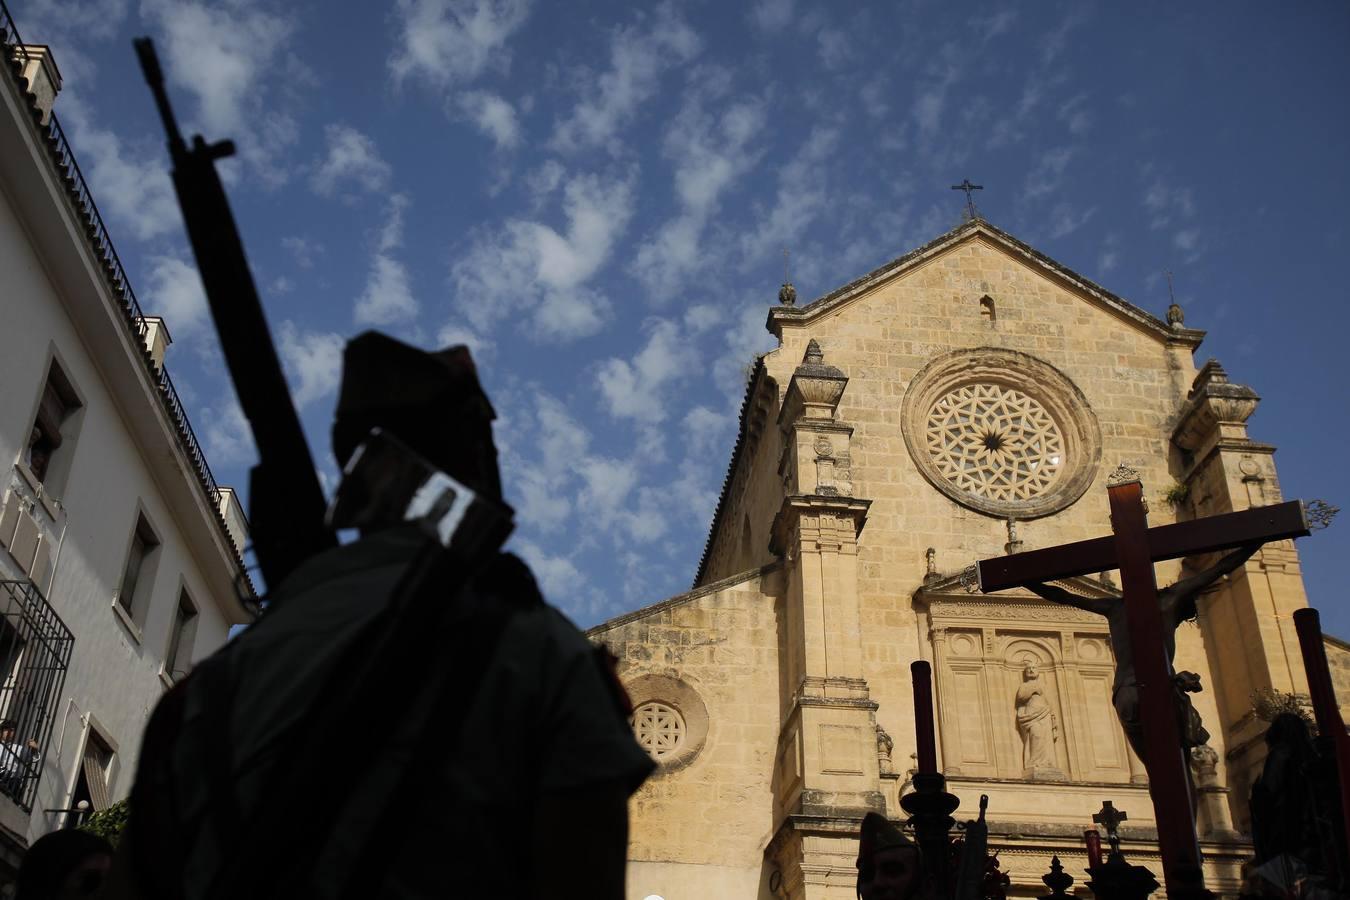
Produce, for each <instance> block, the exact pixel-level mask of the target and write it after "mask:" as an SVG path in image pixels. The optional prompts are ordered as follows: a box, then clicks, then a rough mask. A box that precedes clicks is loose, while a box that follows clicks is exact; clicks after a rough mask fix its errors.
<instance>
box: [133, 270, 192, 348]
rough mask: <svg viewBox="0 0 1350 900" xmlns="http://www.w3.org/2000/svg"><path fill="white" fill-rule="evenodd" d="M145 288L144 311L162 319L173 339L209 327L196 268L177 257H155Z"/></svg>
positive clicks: (187, 335) (178, 338)
mask: <svg viewBox="0 0 1350 900" xmlns="http://www.w3.org/2000/svg"><path fill="white" fill-rule="evenodd" d="M145 287H146V289H145V291H144V292H143V293H142V294H141V296H140V298H139V299H140V302H141V308H142V309H144V310H145V312H146V315H151V316H160V317H161V318H163V319H164V324H166V325H167V326H168V327H169V334H171V335H173V337H174V340H177V341H182V340H183V339H184V338H188V337H192V336H194V335H196V334H197V333H199V332H200V330H201V328H202V326H203V325H205V324H206V316H207V313H208V311H209V310H208V309H207V305H206V293H205V291H204V289H203V288H202V279H201V276H200V275H198V274H197V269H196V267H194V266H192V265H190V264H188V263H187V262H185V261H183V260H182V259H179V258H178V257H176V256H152V257H150V275H149V278H147V279H146V285H145Z"/></svg>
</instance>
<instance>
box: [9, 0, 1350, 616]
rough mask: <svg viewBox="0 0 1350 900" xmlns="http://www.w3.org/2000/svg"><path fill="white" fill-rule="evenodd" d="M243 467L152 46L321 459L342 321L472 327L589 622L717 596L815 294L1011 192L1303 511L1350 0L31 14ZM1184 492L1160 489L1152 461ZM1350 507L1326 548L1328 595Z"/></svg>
mask: <svg viewBox="0 0 1350 900" xmlns="http://www.w3.org/2000/svg"><path fill="white" fill-rule="evenodd" d="M10 9H11V12H12V14H13V15H14V17H15V18H16V20H17V22H18V25H19V28H20V29H21V32H22V34H23V35H24V37H25V39H26V40H28V41H30V42H45V43H49V44H51V45H52V47H53V49H54V52H55V55H56V59H57V62H58V64H59V65H60V67H61V70H62V73H63V75H64V76H65V80H66V86H65V89H64V91H63V93H62V95H61V97H60V98H59V99H58V101H57V113H58V115H59V117H60V118H61V120H62V122H63V123H64V125H65V127H66V129H67V130H68V132H69V134H70V136H71V138H72V140H73V142H74V145H75V149H76V152H77V156H78V158H79V161H80V164H81V166H82V167H83V169H84V172H85V174H86V176H87V177H88V179H89V181H90V182H91V184H92V186H93V189H94V193H95V196H96V198H97V201H98V203H99V205H100V207H101V209H102V211H103V213H104V216H105V218H106V219H107V220H108V223H109V226H110V228H111V229H112V231H113V234H114V237H115V239H116V241H117V246H118V250H119V252H120V254H121V256H122V259H123V260H124V262H125V263H126V264H127V267H128V269H129V271H130V274H131V276H132V279H133V281H134V283H135V285H136V289H137V293H138V294H139V296H140V298H141V302H142V305H143V306H144V307H145V308H146V310H147V311H148V312H150V313H152V314H154V313H158V314H161V315H164V316H165V317H166V319H167V321H168V325H169V329H170V331H171V333H172V335H173V337H174V338H175V344H174V346H173V347H172V348H170V351H169V359H168V362H169V367H170V371H171V372H172V374H173V377H174V379H175V381H176V382H177V384H178V386H179V389H180V392H181V393H182V394H183V396H184V398H185V400H186V401H187V404H188V406H189V408H190V410H191V413H192V417H193V421H194V424H195V426H196V429H197V431H198V433H199V434H200V435H201V436H202V437H203V440H204V442H205V444H206V445H207V449H208V452H209V454H210V460H211V464H212V467H213V469H214V470H215V473H216V475H217V478H218V479H219V480H220V481H222V482H223V483H230V484H236V485H241V486H242V485H244V484H245V480H246V479H245V472H246V469H247V466H248V465H249V462H250V455H251V453H252V447H251V443H250V440H249V437H248V434H247V430H246V427H245V425H244V423H243V420H242V418H241V417H240V415H239V413H238V409H237V405H236V404H235V402H234V400H233V398H232V395H231V393H230V388H229V385H228V380H227V379H226V378H225V377H224V375H223V367H222V364H221V361H220V357H219V352H218V350H217V349H216V348H215V346H214V345H213V341H214V337H213V335H212V333H211V330H210V327H209V322H208V319H207V317H206V314H205V308H204V304H203V301H202V299H201V295H200V288H199V287H198V286H197V283H196V280H195V276H194V272H193V269H192V261H191V256H190V253H189V252H188V249H187V246H186V242H185V239H184V237H183V233H182V225H181V221H180V219H179V217H178V213H177V207H176V203H175V200H174V198H173V195H172V190H171V188H170V185H169V182H168V179H167V175H166V171H165V170H166V168H167V159H166V154H165V153H164V150H163V144H162V137H161V132H160V128H159V124H158V122H157V120H156V119H155V114H154V109H153V107H152V105H151V101H150V96H149V94H148V92H147V90H146V89H145V87H144V84H143V82H142V80H141V76H140V73H139V71H138V69H137V67H136V62H135V56H134V54H133V52H132V49H131V45H130V40H131V38H132V37H133V36H136V35H139V34H149V35H151V36H153V37H154V38H155V40H156V43H157V44H158V47H159V52H160V56H161V59H162V60H163V61H164V63H165V66H166V70H167V74H168V78H169V84H170V90H171V92H172V94H173V97H174V100H175V103H176V106H177V109H178V113H179V117H180V120H182V121H183V122H184V124H185V126H186V129H185V130H189V133H191V131H196V130H200V131H204V132H205V134H206V135H207V137H208V138H210V139H220V138H226V137H228V138H232V139H234V140H235V141H236V143H237V144H238V145H239V147H240V151H241V152H240V157H239V159H238V160H237V161H234V162H231V163H230V164H228V166H227V168H226V176H227V179H228V182H229V190H230V193H231V198H232V201H233V203H234V208H235V212H236V216H237V217H238V220H239V223H240V226H241V229H242V231H243V233H244V236H245V243H246V246H247V248H248V250H249V253H250V258H251V261H252V263H253V266H254V270H255V274H256V276H257V280H258V284H259V288H260V291H261V293H262V295H263V298H264V302H265V304H266V306H267V310H268V314H269V317H270V319H271V321H272V323H273V328H274V333H275V335H276V337H277V339H278V343H279V345H280V349H281V351H282V354H283V357H284V359H285V362H286V365H287V367H288V370H289V373H290V375H291V377H292V379H293V390H294V394H295V396H296V399H297V402H298V403H299V405H300V408H301V414H302V416H303V419H304V421H305V424H306V426H307V428H308V431H309V434H310V440H311V446H312V448H313V449H314V450H315V453H316V456H317V457H318V458H319V460H320V463H321V467H322V469H323V470H324V473H325V479H326V481H328V482H331V480H332V478H333V464H332V461H331V457H330V456H329V453H328V449H327V444H328V440H327V425H328V421H329V418H330V416H331V411H332V407H333V402H334V391H335V388H336V384H337V379H338V375H339V362H340V357H339V354H340V350H341V345H342V341H343V340H344V339H345V338H346V337H349V336H351V335H353V334H355V333H357V332H358V331H360V330H363V329H364V328H367V327H378V328H381V329H384V330H386V331H389V332H391V333H393V334H395V335H399V336H401V337H403V338H405V339H407V340H410V341H413V342H415V343H418V344H421V345H423V346H428V347H430V346H435V345H441V344H444V343H448V342H467V343H469V344H470V345H471V346H472V347H473V348H474V352H475V355H476V357H477V358H478V359H479V361H480V366H481V368H482V370H483V373H484V380H485V383H486V386H487V388H488V390H489V392H490V394H491V396H492V397H493V400H494V403H495V405H496V407H497V410H498V413H499V415H500V421H499V423H498V429H497V433H498V441H499V444H500V445H501V447H502V451H503V454H502V458H503V466H504V471H505V480H506V484H507V491H508V495H509V499H510V500H511V501H512V502H513V503H514V505H515V506H516V508H517V510H518V513H519V529H518V531H517V534H516V536H515V538H513V545H514V547H515V549H516V550H517V551H518V552H520V553H521V554H522V555H523V556H525V557H526V558H527V559H528V560H529V561H530V563H531V564H532V565H533V567H534V569H535V571H536V573H537V575H538V576H539V578H540V581H541V584H542V586H543V588H544V590H545V593H546V594H547V595H548V596H549V598H550V599H551V600H552V601H553V602H554V603H556V604H557V605H559V606H560V607H562V608H563V609H564V610H565V611H566V612H568V613H569V614H570V615H571V616H572V617H573V618H574V619H575V620H576V621H577V622H578V623H579V624H582V625H589V624H593V623H595V622H597V621H600V620H601V619H603V618H606V617H609V616H611V615H615V614H617V613H620V612H623V611H626V610H630V609H634V608H637V607H639V606H642V605H645V604H648V603H652V602H655V601H657V600H660V599H663V598H665V597H666V596H669V595H671V594H674V593H678V592H679V591H682V590H684V589H686V588H687V587H688V585H689V581H690V579H691V578H692V576H693V573H694V570H695V567H696V565H697V562H698V558H699V554H700V552H701V550H702V546H703V542H704V539H705V537H706V533H707V525H708V520H709V518H710V514H711V511H712V508H713V506H714V504H715V502H716V495H717V492H718V490H719V489H720V485H721V480H722V477H723V475H724V472H725V466H726V461H727V457H728V455H729V453H730V449H731V445H732V442H733V440H734V437H735V427H736V411H737V407H738V405H739V402H740V399H741V395H742V392H743V383H744V373H745V370H746V366H747V364H748V363H749V362H750V361H751V359H752V356H753V354H754V353H755V352H758V351H763V350H766V349H769V348H771V347H772V339H771V338H770V336H769V335H768V334H767V333H766V332H765V331H764V329H763V322H764V318H765V309H766V306H767V305H768V304H770V303H772V302H774V299H775V297H776V294H777V290H778V285H779V283H780V282H781V281H782V277H783V270H784V260H783V253H782V251H783V249H784V248H789V249H790V250H791V274H792V278H793V280H794V281H795V283H796V285H797V288H798V292H799V295H800V296H801V298H802V300H803V302H805V301H807V300H809V299H811V298H814V297H816V296H819V295H821V294H823V293H825V292H827V291H829V290H830V289H832V288H834V287H836V286H838V285H841V284H843V283H845V282H848V281H850V280H852V279H853V278H855V277H857V276H858V275H860V274H862V273H864V272H867V271H869V270H870V269H872V268H873V267H875V266H876V265H879V264H880V263H882V262H884V261H886V260H888V259H891V258H893V257H895V256H898V255H900V254H902V253H904V252H905V251H907V250H909V249H912V248H913V247H915V246H918V245H919V244H922V243H924V242H926V241H927V240H929V239H931V238H932V237H935V236H936V235H937V234H939V233H941V232H943V231H945V230H946V229H948V228H950V227H951V226H953V225H954V224H956V223H957V221H958V220H959V218H960V211H961V201H962V199H963V198H962V195H960V194H958V193H956V192H953V191H951V190H950V189H949V186H950V185H952V184H955V183H958V182H960V181H961V180H962V179H963V178H965V177H969V178H970V179H971V180H972V181H975V182H977V183H980V184H983V185H985V190H984V191H983V192H982V193H980V194H978V195H977V201H978V203H979V206H980V209H981V211H982V213H983V214H984V215H985V216H986V217H987V218H989V219H990V220H991V221H992V222H994V223H995V224H997V225H1000V226H1001V227H1003V228H1005V229H1007V230H1009V231H1011V232H1012V233H1013V234H1015V235H1017V236H1018V237H1020V238H1022V239H1023V240H1026V241H1028V242H1030V243H1032V244H1033V245H1035V246H1036V247H1037V248H1039V249H1040V250H1042V251H1043V252H1045V253H1047V254H1048V255H1050V256H1051V257H1053V258H1055V259H1057V260H1059V261H1060V262H1062V263H1064V264H1066V265H1068V266H1069V267H1071V268H1073V269H1075V270H1077V271H1078V272H1081V273H1082V274H1084V275H1086V276H1087V277H1089V278H1091V279H1093V280H1095V281H1097V282H1099V283H1101V284H1102V285H1104V286H1105V287H1107V288H1108V289H1110V290H1112V291H1114V292H1116V293H1118V294H1120V295H1122V296H1124V297H1126V298H1127V299H1129V300H1131V301H1133V302H1134V303H1136V304H1138V305H1140V306H1142V307H1144V308H1145V309H1148V310H1150V311H1152V312H1154V313H1155V314H1159V315H1161V314H1162V313H1163V311H1164V310H1165V308H1166V306H1167V285H1166V282H1165V280H1164V278H1163V275H1162V273H1163V272H1164V271H1165V270H1169V269H1170V270H1171V271H1173V272H1174V273H1175V282H1176V296H1177V299H1178V301H1179V302H1180V303H1181V304H1182V305H1183V306H1184V307H1185V310H1186V316H1187V318H1186V323H1187V325H1189V326H1193V327H1197V328H1203V329H1207V330H1208V331H1209V337H1208V339H1207V340H1206V342H1205V344H1204V346H1203V347H1202V348H1201V352H1200V354H1199V356H1198V360H1197V361H1198V362H1203V361H1204V359H1205V358H1208V357H1210V356H1215V357H1218V358H1219V359H1220V360H1221V361H1222V362H1223V363H1224V364H1225V366H1226V367H1227V369H1228V371H1229V374H1230V376H1231V377H1232V379H1233V380H1234V381H1238V382H1242V383H1246V384H1249V385H1251V386H1253V387H1254V388H1255V389H1256V390H1257V391H1258V392H1259V393H1260V394H1261V395H1262V397H1263V402H1262V405H1261V407H1260V409H1259V410H1258V411H1257V413H1256V415H1255V416H1254V417H1253V418H1252V420H1251V422H1250V423H1249V424H1250V426H1251V434H1252V436H1253V437H1254V438H1255V439H1257V440H1263V441H1269V442H1271V443H1275V444H1277V445H1278V446H1279V447H1280V452H1279V453H1278V455H1277V457H1276V459H1277V463H1278V465H1279V470H1280V473H1281V481H1282V488H1283V491H1284V494H1285V496H1286V497H1290V498H1293V497H1303V498H1310V497H1324V498H1326V499H1328V500H1330V501H1331V502H1333V503H1337V504H1338V505H1345V504H1346V500H1347V499H1350V473H1348V472H1347V467H1346V466H1345V465H1344V463H1343V461H1342V459H1343V456H1344V448H1345V447H1346V446H1347V445H1350V425H1347V422H1346V418H1345V412H1346V409H1347V403H1346V401H1345V388H1344V387H1343V385H1344V384H1345V382H1346V380H1347V374H1348V373H1347V369H1348V368H1350V367H1348V366H1347V362H1346V359H1347V357H1348V356H1350V351H1348V350H1347V345H1346V333H1345V325H1346V323H1347V314H1346V312H1345V301H1346V290H1345V282H1344V279H1343V277H1342V275H1341V273H1342V271H1343V268H1344V260H1345V258H1346V256H1347V250H1350V233H1348V232H1347V225H1346V218H1345V215H1344V210H1345V209H1346V207H1347V205H1350V204H1348V202H1347V201H1350V181H1348V180H1347V174H1346V171H1347V167H1346V160H1347V159H1350V116H1347V115H1346V114H1345V109H1346V106H1347V102H1346V95H1347V88H1348V87H1350V61H1347V60H1348V59H1350V56H1348V55H1347V54H1346V52H1345V48H1346V46H1347V45H1348V44H1350V6H1347V5H1345V4H1344V3H1335V2H1319V0H1309V2H1305V3H1298V4H1257V3H1237V4H1234V3H1222V4H1221V3H1191V4H1173V3H1157V4H1151V3H1135V4H1104V3H1103V4H1088V3H1051V2H1046V3H1037V4H1016V5H1014V4H955V3H938V2H923V0H920V2H904V3H874V4H862V3H831V4H810V3H806V2H802V0H796V2H793V0H760V2H754V3H745V4H734V3H714V2H688V3H664V4H632V3H617V2H616V3H601V2H594V3H542V2H537V0H535V2H531V0H400V2H396V3H393V4H354V3H352V4H339V3H336V2H333V3H314V2H286V3H281V2H271V0H229V2H221V3H215V4H200V3H192V2H182V0H143V2H140V3H139V4H137V3H135V2H128V0H83V2H82V0H12V2H10ZM1158 487H1159V488H1160V489H1161V487H1163V486H1161V485H1160V486H1158ZM1347 535H1350V522H1344V521H1343V522H1340V523H1338V525H1337V526H1336V527H1333V528H1332V529H1330V530H1328V531H1325V532H1321V533H1319V534H1317V535H1314V536H1313V537H1311V538H1309V539H1307V540H1305V541H1302V542H1301V543H1300V547H1301V550H1302V553H1303V556H1302V558H1303V562H1304V566H1305V572H1306V576H1307V584H1308V589H1309V594H1310V598H1311V600H1312V602H1313V603H1314V604H1315V605H1318V606H1319V607H1320V608H1322V610H1323V615H1324V623H1325V624H1326V626H1327V627H1328V630H1330V631H1332V632H1334V633H1338V634H1341V635H1345V636H1350V610H1345V609H1344V606H1345V604H1344V603H1343V600H1342V590H1341V585H1340V584H1338V583H1337V580H1336V578H1335V575H1334V566H1335V564H1336V562H1337V561H1338V560H1343V559H1345V558H1346V557H1348V556H1350V537H1347Z"/></svg>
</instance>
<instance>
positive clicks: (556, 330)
mask: <svg viewBox="0 0 1350 900" xmlns="http://www.w3.org/2000/svg"><path fill="white" fill-rule="evenodd" d="M633 182H634V178H633V177H632V176H629V177H628V178H625V179H623V180H613V181H605V180H603V179H601V178H600V177H598V176H594V175H578V176H576V177H574V178H572V179H570V180H569V181H568V182H567V186H566V187H565V188H564V189H563V214H564V216H565V217H566V219H567V227H566V229H565V232H562V233H560V232H559V231H557V230H555V229H554V228H553V227H551V226H549V225H545V224H544V223H542V222H534V221H528V220H523V219H512V220H509V221H508V222H507V223H506V224H505V225H504V226H503V227H502V228H501V229H499V230H497V231H494V232H490V233H487V234H485V235H481V236H480V237H479V238H478V239H477V240H476V241H475V242H474V245H473V247H472V248H471V249H470V251H469V253H468V254H467V255H466V256H465V257H464V258H463V259H461V260H460V261H459V262H458V263H456V264H455V266H454V267H453V268H452V270H451V281H452V282H453V283H454V286H455V290H456V294H457V298H456V303H457V305H458V307H459V309H460V311H461V312H462V313H463V314H464V317H465V318H466V319H467V320H468V322H469V324H470V325H471V326H472V327H473V328H475V329H477V330H478V331H480V332H487V331H488V330H489V329H490V327H491V326H492V325H493V324H494V323H496V322H498V321H500V320H501V319H503V318H506V317H507V316H510V315H513V314H520V313H523V314H526V315H528V316H529V318H530V321H531V324H532V325H533V326H534V330H535V331H537V332H538V333H539V336H540V337H544V338H549V337H551V338H556V339H558V340H568V339H573V338H579V337H585V336H588V335H591V334H595V333H596V332H597V331H599V330H600V329H601V328H602V327H603V326H604V324H605V322H606V321H607V319H608V317H609V311H610V306H609V301H608V299H607V298H606V297H605V296H604V295H602V294H600V293H598V292H597V291H595V290H593V289H590V288H588V287H587V286H586V284H587V282H588V281H590V280H591V278H593V277H594V276H595V275H596V273H597V272H599V271H600V269H601V268H602V267H603V266H604V265H605V263H606V262H608V260H609V257H610V255H611V254H612V253H613V251H614V245H615V242H616V241H617V240H618V239H619V237H620V235H622V234H623V232H624V230H625V229H626V228H627V226H628V221H629V218H630V217H631V216H632V213H633Z"/></svg>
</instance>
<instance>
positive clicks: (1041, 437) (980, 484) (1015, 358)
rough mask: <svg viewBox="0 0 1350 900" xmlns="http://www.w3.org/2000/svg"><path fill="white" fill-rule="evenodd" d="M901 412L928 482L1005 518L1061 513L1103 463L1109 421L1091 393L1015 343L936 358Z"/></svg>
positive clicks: (908, 392) (910, 389)
mask: <svg viewBox="0 0 1350 900" xmlns="http://www.w3.org/2000/svg"><path fill="white" fill-rule="evenodd" d="M900 415H901V418H900V425H901V429H902V431H903V433H904V437H905V446H906V448H907V449H908V450H909V455H910V458H911V459H912V460H913V461H914V464H915V466H916V468H918V470H919V472H920V473H921V474H922V475H923V477H924V478H925V479H927V481H928V483H929V484H931V485H932V486H933V487H934V488H936V489H937V490H938V491H940V492H941V493H943V494H945V495H947V497H949V498H950V499H952V500H953V501H955V502H957V503H959V504H961V505H962V506H964V507H966V508H968V509H973V510H976V511H978V512H981V513H984V514H985V515H989V516H997V517H999V518H1000V519H1016V520H1018V521H1026V520H1028V519H1035V518H1039V517H1041V516H1048V515H1052V514H1053V513H1056V512H1059V511H1060V510H1061V509H1064V508H1065V507H1066V506H1068V505H1069V504H1071V503H1073V502H1074V501H1076V500H1077V499H1078V498H1079V497H1081V496H1082V495H1083V492H1084V491H1085V490H1087V488H1088V485H1090V484H1091V483H1092V480H1093V479H1094V478H1095V477H1096V475H1097V472H1098V469H1099V467H1100V464H1101V448H1102V434H1101V427H1100V426H1099V425H1098V424H1097V417H1096V415H1095V413H1094V412H1093V411H1092V407H1091V404H1089V403H1088V400H1087V397H1085V396H1084V395H1083V392H1082V391H1080V390H1079V389H1078V386H1077V385H1075V384H1074V383H1073V382H1072V381H1071V380H1070V379H1069V378H1068V376H1067V375H1065V374H1064V373H1063V372H1061V371H1059V370H1058V369H1056V368H1055V367H1054V366H1052V365H1050V364H1049V363H1046V362H1044V361H1043V360H1039V359H1037V358H1035V357H1033V356H1030V355H1028V354H1025V353H1020V352H1018V351H1016V350H1006V349H1003V348H998V347H977V348H974V349H970V350H953V351H951V352H949V353H944V354H942V355H941V356H937V357H934V358H933V359H931V360H930V361H929V362H928V364H927V365H925V366H924V367H923V368H922V369H920V370H919V371H918V372H916V373H915V374H914V377H913V378H912V379H911V380H910V382H909V384H908V385H907V387H906V389H905V399H904V405H903V408H902V410H901V414H900Z"/></svg>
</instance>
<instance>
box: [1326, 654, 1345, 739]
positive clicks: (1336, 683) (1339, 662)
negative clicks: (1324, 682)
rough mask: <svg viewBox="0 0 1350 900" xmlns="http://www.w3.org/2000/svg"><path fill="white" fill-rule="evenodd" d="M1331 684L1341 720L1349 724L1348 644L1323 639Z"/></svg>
mask: <svg viewBox="0 0 1350 900" xmlns="http://www.w3.org/2000/svg"><path fill="white" fill-rule="evenodd" d="M1325 644H1326V648H1327V664H1328V665H1329V666H1330V667H1331V684H1332V687H1334V688H1335V689H1336V699H1337V700H1339V701H1340V706H1341V718H1342V719H1345V720H1346V721H1347V722H1350V644H1347V643H1346V642H1345V641H1341V640H1337V639H1336V638H1333V637H1327V638H1326V639H1325Z"/></svg>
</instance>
